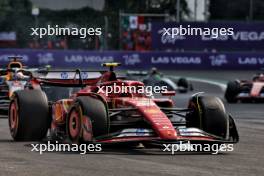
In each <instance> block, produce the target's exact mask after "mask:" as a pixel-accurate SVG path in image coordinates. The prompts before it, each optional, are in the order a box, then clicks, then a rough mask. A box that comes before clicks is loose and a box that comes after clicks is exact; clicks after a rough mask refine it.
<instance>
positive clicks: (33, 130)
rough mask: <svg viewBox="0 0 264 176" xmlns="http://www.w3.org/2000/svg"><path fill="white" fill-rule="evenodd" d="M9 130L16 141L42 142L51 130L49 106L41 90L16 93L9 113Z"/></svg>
mask: <svg viewBox="0 0 264 176" xmlns="http://www.w3.org/2000/svg"><path fill="white" fill-rule="evenodd" d="M8 121H9V129H10V133H11V136H12V137H13V139H14V140H15V141H40V140H42V139H43V138H44V137H46V134H47V131H48V128H49V124H50V123H49V122H50V119H49V106H48V100H47V97H46V94H45V93H44V92H42V91H41V90H20V91H16V92H15V93H14V96H13V98H12V100H11V102H10V106H9V113H8Z"/></svg>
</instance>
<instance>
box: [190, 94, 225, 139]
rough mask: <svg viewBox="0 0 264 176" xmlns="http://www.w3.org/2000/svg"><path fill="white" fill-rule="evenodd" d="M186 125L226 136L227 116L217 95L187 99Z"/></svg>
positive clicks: (222, 136) (219, 135)
mask: <svg viewBox="0 0 264 176" xmlns="http://www.w3.org/2000/svg"><path fill="white" fill-rule="evenodd" d="M188 108H189V109H191V112H189V113H188V114H187V115H186V126H187V127H195V128H199V129H201V130H203V131H205V132H207V133H209V134H213V135H215V136H218V137H221V138H226V136H227V135H228V129H229V116H228V115H227V114H226V110H225V107H224V105H223V103H222V101H221V100H220V99H219V98H217V97H211V96H208V97H207V96H194V97H192V99H191V100H190V101H189V107H188Z"/></svg>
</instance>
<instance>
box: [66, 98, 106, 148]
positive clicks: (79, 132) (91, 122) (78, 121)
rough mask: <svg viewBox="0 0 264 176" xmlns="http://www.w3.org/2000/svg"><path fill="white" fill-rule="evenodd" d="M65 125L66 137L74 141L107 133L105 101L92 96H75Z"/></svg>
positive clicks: (89, 138) (85, 139) (90, 138)
mask: <svg viewBox="0 0 264 176" xmlns="http://www.w3.org/2000/svg"><path fill="white" fill-rule="evenodd" d="M66 126H67V127H66V129H67V134H68V137H69V139H70V141H71V142H74V143H79V142H82V141H89V140H92V138H93V137H97V136H102V135H105V134H107V133H108V130H109V120H108V114H107V107H106V105H105V103H104V102H103V101H102V100H100V99H98V98H94V97H89V96H80V97H77V98H76V100H75V103H74V105H73V107H72V108H71V110H70V113H69V115H68V117H67V122H66ZM87 135H88V136H87Z"/></svg>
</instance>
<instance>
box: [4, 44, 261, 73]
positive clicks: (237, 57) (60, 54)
mask: <svg viewBox="0 0 264 176" xmlns="http://www.w3.org/2000/svg"><path fill="white" fill-rule="evenodd" d="M8 56H23V58H24V64H25V65H27V66H29V67H41V66H42V67H43V66H45V65H51V66H53V67H61V68H67V67H68V68H86V69H102V68H101V63H104V62H120V63H122V66H121V68H120V69H134V70H135V69H137V70H139V69H141V70H144V69H149V68H151V67H157V68H159V69H168V70H176V69H192V70H216V69H219V70H227V69H234V70H252V69H255V70H259V69H260V68H263V67H264V52H262V53H261V52H257V53H255V52H248V53H247V52H243V53H238V52H234V53H204V52H182V53H179V52H125V51H102V52H98V51H71V50H67V51H64V50H30V49H0V64H1V66H5V65H6V64H7V63H8Z"/></svg>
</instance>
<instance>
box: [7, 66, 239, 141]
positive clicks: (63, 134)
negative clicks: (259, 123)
mask: <svg viewBox="0 0 264 176" xmlns="http://www.w3.org/2000/svg"><path fill="white" fill-rule="evenodd" d="M117 65H118V64H115V63H107V64H104V66H108V67H110V71H107V72H104V73H102V75H101V76H99V74H98V77H97V76H96V75H95V73H94V76H93V77H91V76H90V77H89V76H88V77H87V78H85V79H84V78H83V77H82V76H79V80H78V81H77V82H76V80H74V79H73V80H71V79H68V80H63V79H60V80H55V79H52V80H48V79H40V80H39V81H40V82H41V84H45V85H49V86H60V87H64V88H66V87H75V88H76V87H83V88H81V89H80V90H76V92H74V91H73V92H72V94H71V96H68V97H65V98H63V99H59V100H56V101H49V100H48V99H47V96H46V95H45V93H44V92H42V91H40V90H21V91H17V92H16V93H15V95H14V96H13V99H12V101H11V104H10V108H9V124H10V131H11V135H12V137H13V138H14V140H18V141H21V140H22V141H32V140H42V139H43V138H45V136H46V134H47V131H48V129H50V136H51V138H52V139H55V140H58V139H61V140H64V139H70V141H72V142H74V143H76V142H77V143H78V142H100V143H120V142H133V143H135V142H138V143H143V144H149V143H155V144H162V143H168V142H171V143H177V142H179V141H194V142H221V143H236V142H238V138H239V137H238V132H237V129H236V125H235V122H234V120H233V118H232V117H231V116H230V115H229V114H227V113H226V111H225V108H224V105H223V103H222V102H221V100H220V99H219V98H216V97H206V96H202V95H200V94H196V95H194V96H193V97H192V98H191V99H190V103H189V106H188V108H184V109H182V108H175V107H174V106H173V104H174V103H173V102H172V100H171V99H170V98H163V99H155V98H153V97H148V96H146V95H145V94H144V93H140V92H137V91H136V92H133V93H132V92H121V93H120V92H119V93H116V92H112V93H111V92H110V93H109V92H107V91H106V90H107V89H108V88H111V87H113V86H115V87H120V86H128V87H132V86H133V87H135V89H137V88H141V86H143V87H144V84H143V83H142V82H139V81H129V80H122V79H119V78H118V77H117V76H116V74H115V72H114V71H113V67H114V66H117ZM89 74H90V73H88V75H89ZM163 94H164V95H167V96H169V95H172V94H173V92H163Z"/></svg>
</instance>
